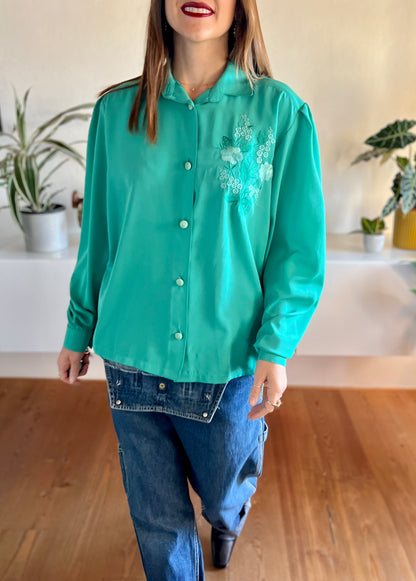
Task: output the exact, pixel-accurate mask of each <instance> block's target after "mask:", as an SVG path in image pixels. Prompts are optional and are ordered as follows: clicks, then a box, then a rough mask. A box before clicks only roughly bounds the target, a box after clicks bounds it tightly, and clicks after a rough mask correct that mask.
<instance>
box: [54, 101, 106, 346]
mask: <svg viewBox="0 0 416 581" xmlns="http://www.w3.org/2000/svg"><path fill="white" fill-rule="evenodd" d="M103 107H104V103H103V99H102V98H101V99H98V101H97V102H96V103H95V106H94V109H93V113H92V116H91V122H90V126H89V132H88V142H87V156H86V172H85V187H84V202H83V212H82V222H81V235H80V243H79V249H78V257H77V262H76V265H75V268H74V271H73V273H72V277H71V281H70V302H69V307H68V310H67V319H68V324H67V329H66V334H65V338H64V343H63V346H64V347H65V348H66V349H70V350H71V351H79V352H81V351H84V350H85V349H86V348H87V347H88V346H91V345H92V336H93V333H94V329H95V325H96V322H97V301H98V293H99V289H100V284H101V281H102V277H103V274H104V271H105V268H106V264H107V260H108V234H107V210H106V206H107V202H106V198H107V163H106V141H105V126H104V115H103V114H104V109H103Z"/></svg>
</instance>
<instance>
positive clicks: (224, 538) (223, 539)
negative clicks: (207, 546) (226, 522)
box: [211, 527, 237, 569]
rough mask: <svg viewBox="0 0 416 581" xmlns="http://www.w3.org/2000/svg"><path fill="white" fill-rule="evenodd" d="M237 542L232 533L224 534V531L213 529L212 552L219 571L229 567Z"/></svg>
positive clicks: (213, 560) (215, 565)
mask: <svg viewBox="0 0 416 581" xmlns="http://www.w3.org/2000/svg"><path fill="white" fill-rule="evenodd" d="M236 540H237V537H236V536H234V535H231V534H230V533H223V532H222V531H219V530H218V529H215V528H214V527H212V529H211V551H212V562H213V564H214V567H217V568H218V569H223V568H224V567H228V562H229V560H230V557H231V553H232V550H233V548H234V544H235V541H236Z"/></svg>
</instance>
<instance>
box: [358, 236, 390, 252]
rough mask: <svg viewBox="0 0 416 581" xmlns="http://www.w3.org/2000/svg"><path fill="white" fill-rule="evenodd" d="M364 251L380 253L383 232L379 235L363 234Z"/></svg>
mask: <svg viewBox="0 0 416 581" xmlns="http://www.w3.org/2000/svg"><path fill="white" fill-rule="evenodd" d="M363 236H364V249H365V251H366V252H381V251H382V250H383V248H384V239H385V235H384V232H381V233H380V234H364V235H363Z"/></svg>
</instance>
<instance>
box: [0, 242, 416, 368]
mask: <svg viewBox="0 0 416 581" xmlns="http://www.w3.org/2000/svg"><path fill="white" fill-rule="evenodd" d="M78 244H79V232H75V233H71V235H70V246H69V247H68V248H66V249H64V250H61V251H59V252H53V253H32V252H26V250H25V247H24V239H23V234H20V233H17V234H15V235H13V236H9V237H7V238H6V237H4V238H3V240H1V239H0V279H1V281H2V284H1V285H0V320H1V321H2V324H1V333H0V352H3V353H44V352H59V351H60V349H61V346H62V342H63V339H64V333H65V329H66V311H67V308H68V304H69V282H70V277H71V275H72V272H73V269H74V266H75V262H76V258H77V253H78ZM412 261H416V251H411V250H402V249H400V248H395V247H393V246H392V242H391V235H390V236H389V235H388V236H387V237H386V244H385V248H384V250H383V251H382V252H381V253H379V254H372V253H366V252H365V251H364V249H363V243H362V236H361V235H360V234H328V235H327V264H326V278H325V287H324V290H323V293H322V296H321V300H320V303H319V305H318V308H317V310H316V313H315V315H314V317H313V318H312V321H311V323H310V325H309V327H308V329H307V330H306V333H305V335H304V336H303V338H302V340H301V342H300V343H299V345H298V348H297V351H296V354H297V355H305V356H306V355H309V356H344V357H347V356H369V357H380V356H407V355H415V354H416V296H415V295H414V294H413V293H411V292H410V288H416V268H415V267H414V266H412V265H411V264H410V263H411V262H412Z"/></svg>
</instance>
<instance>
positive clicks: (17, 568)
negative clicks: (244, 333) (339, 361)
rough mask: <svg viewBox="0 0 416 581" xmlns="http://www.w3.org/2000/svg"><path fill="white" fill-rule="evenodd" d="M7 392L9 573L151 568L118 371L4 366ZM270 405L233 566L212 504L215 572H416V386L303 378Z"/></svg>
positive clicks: (54, 580) (15, 577) (298, 577)
mask: <svg viewBox="0 0 416 581" xmlns="http://www.w3.org/2000/svg"><path fill="white" fill-rule="evenodd" d="M0 398H1V408H0V450H1V474H0V494H1V497H0V500H1V503H0V579H1V580H2V581H22V580H24V581H143V580H144V579H145V576H144V574H143V571H142V567H141V562H140V556H139V551H138V547H137V543H136V540H135V536H134V531H133V525H132V523H131V520H130V516H129V512H128V506H127V500H126V497H125V494H124V490H123V487H122V480H121V472H120V467H119V463H118V454H117V448H116V437H115V433H114V429H113V425H112V422H111V415H110V410H109V408H108V404H107V396H106V384H105V382H104V381H88V380H86V379H83V380H82V384H81V385H80V386H72V387H70V386H66V385H64V384H63V383H61V382H60V381H59V380H56V381H54V380H27V379H25V380H16V379H1V380H0ZM267 418H268V420H267V421H268V424H269V438H268V440H267V442H266V445H265V459H264V470H263V475H262V477H261V478H260V479H259V483H258V488H257V492H256V494H255V495H254V496H253V498H252V504H253V506H252V509H251V512H250V515H249V518H248V520H247V523H246V526H245V528H244V531H243V533H242V535H241V537H240V538H239V539H238V541H237V543H236V546H235V549H234V553H233V556H232V558H231V563H230V567H229V568H227V569H223V570H217V569H214V568H213V567H212V565H211V555H210V548H209V534H210V527H209V525H208V523H206V522H205V521H204V520H203V519H202V518H201V517H200V516H198V526H199V531H200V537H201V542H202V546H203V551H204V558H205V566H206V579H207V581H213V580H214V579H216V580H218V581H224V580H227V581H262V580H264V581H414V580H416V462H415V459H416V391H401V390H374V389H372V390H347V389H344V390H337V389H321V390H319V389H315V388H309V389H308V388H302V389H301V388H291V387H289V388H288V390H287V392H286V394H285V398H284V405H283V406H282V407H281V408H280V409H279V410H278V411H276V412H274V413H273V414H272V415H269V416H267ZM192 499H193V502H194V504H195V508H196V511H197V513H198V514H199V511H200V504H199V499H198V497H197V496H196V495H195V493H192ZM161 581H163V580H161ZM184 581H185V580H184Z"/></svg>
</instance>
